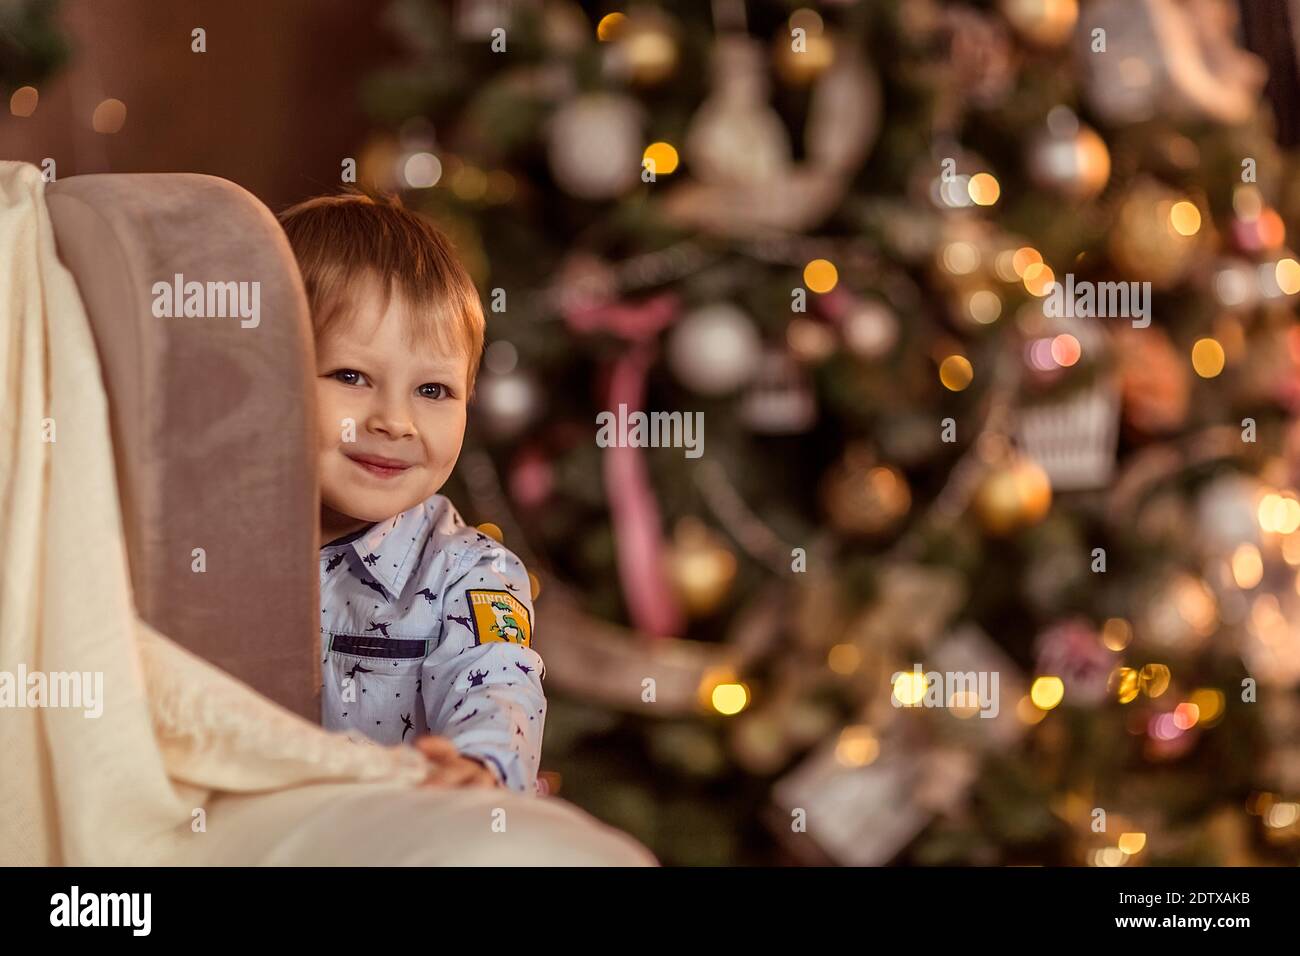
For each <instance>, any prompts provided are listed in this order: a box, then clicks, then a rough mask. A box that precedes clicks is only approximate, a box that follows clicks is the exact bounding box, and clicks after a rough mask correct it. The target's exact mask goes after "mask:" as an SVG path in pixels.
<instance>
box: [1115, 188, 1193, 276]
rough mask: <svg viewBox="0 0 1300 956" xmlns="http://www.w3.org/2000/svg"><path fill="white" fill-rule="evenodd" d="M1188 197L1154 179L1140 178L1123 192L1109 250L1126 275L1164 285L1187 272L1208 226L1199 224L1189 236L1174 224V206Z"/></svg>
mask: <svg viewBox="0 0 1300 956" xmlns="http://www.w3.org/2000/svg"><path fill="white" fill-rule="evenodd" d="M1186 199H1187V197H1186V196H1184V195H1182V194H1181V193H1179V192H1177V191H1176V190H1173V189H1170V188H1169V187H1168V186H1165V185H1163V184H1161V183H1158V182H1156V181H1155V180H1153V179H1141V180H1139V181H1138V182H1137V183H1135V184H1134V186H1133V188H1132V189H1130V190H1129V192H1128V193H1127V195H1125V196H1124V198H1123V200H1122V201H1121V202H1120V206H1119V211H1118V213H1117V215H1116V217H1115V224H1114V226H1113V227H1112V228H1111V230H1110V240H1109V251H1110V258H1111V260H1112V261H1113V262H1114V263H1115V265H1116V266H1118V267H1119V269H1120V271H1121V272H1123V274H1124V277H1125V278H1127V279H1133V280H1138V281H1142V280H1145V281H1149V282H1150V283H1151V284H1152V285H1153V286H1155V287H1156V288H1157V289H1164V288H1168V287H1169V286H1172V285H1174V284H1175V283H1176V282H1178V281H1179V280H1180V279H1182V278H1183V277H1184V276H1185V275H1186V274H1187V273H1188V271H1189V270H1190V269H1191V267H1192V264H1193V263H1194V262H1195V261H1196V252H1197V250H1198V248H1199V247H1200V237H1201V236H1202V235H1204V233H1205V231H1206V227H1205V226H1204V225H1200V226H1199V228H1198V229H1197V230H1196V231H1195V232H1193V234H1192V235H1190V236H1187V235H1182V234H1180V233H1179V232H1178V231H1177V230H1176V229H1175V228H1174V225H1173V219H1172V216H1173V213H1174V206H1175V205H1176V204H1177V203H1179V202H1180V201H1183V200H1186Z"/></svg>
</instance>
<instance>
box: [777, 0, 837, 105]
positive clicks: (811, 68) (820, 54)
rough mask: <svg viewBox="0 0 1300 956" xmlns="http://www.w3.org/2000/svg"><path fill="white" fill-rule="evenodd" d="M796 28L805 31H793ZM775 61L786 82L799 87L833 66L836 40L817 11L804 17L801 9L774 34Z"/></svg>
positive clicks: (782, 78) (778, 73) (779, 73)
mask: <svg viewBox="0 0 1300 956" xmlns="http://www.w3.org/2000/svg"><path fill="white" fill-rule="evenodd" d="M811 12H812V11H800V13H811ZM795 29H799V30H802V31H803V32H802V35H799V36H796V35H794V32H793V31H794V30H795ZM772 62H773V64H774V65H775V67H776V73H777V76H779V77H780V78H781V80H782V81H783V82H784V83H786V84H788V85H790V86H796V87H799V86H808V85H810V84H811V83H812V82H813V81H814V80H816V79H817V78H818V77H819V76H821V75H822V74H823V73H825V72H826V71H827V70H828V69H830V66H831V64H832V63H834V62H835V41H834V40H833V39H832V38H831V36H830V35H829V34H828V32H827V31H826V28H825V27H824V26H823V24H822V19H821V17H820V16H818V15H817V14H815V13H813V15H812V16H811V17H806V16H805V17H803V18H802V19H801V18H800V17H799V14H798V13H796V14H795V15H794V16H792V17H791V18H790V20H789V22H788V23H787V24H786V25H784V26H783V27H781V29H779V30H777V31H776V35H775V36H774V37H773V38H772Z"/></svg>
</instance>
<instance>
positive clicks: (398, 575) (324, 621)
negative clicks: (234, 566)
mask: <svg viewBox="0 0 1300 956" xmlns="http://www.w3.org/2000/svg"><path fill="white" fill-rule="evenodd" d="M320 590H321V649H322V655H323V658H324V659H323V661H322V664H323V666H322V668H321V673H322V686H321V722H322V723H323V724H324V726H325V728H326V729H327V730H338V731H343V732H345V733H347V735H348V736H349V737H351V738H352V739H353V740H358V741H360V740H364V739H369V740H372V741H375V742H377V743H381V744H400V743H406V744H409V743H411V742H412V741H414V740H415V738H416V737H418V736H421V735H423V734H429V733H433V734H440V735H442V736H444V737H447V738H449V739H450V740H451V742H452V743H454V744H455V745H456V747H457V748H458V749H459V750H460V752H461V753H462V754H463V755H464V756H467V757H473V758H475V759H477V760H479V761H481V762H482V763H484V764H485V765H486V766H488V767H490V768H492V769H493V770H494V771H495V773H496V774H497V777H498V778H499V779H500V780H501V781H502V782H503V783H504V784H505V786H507V787H509V788H510V789H511V790H517V791H519V792H521V793H528V794H532V793H535V792H536V789H537V767H538V763H539V761H540V760H541V751H542V728H543V725H544V723H545V720H546V697H545V696H544V694H543V691H542V678H543V677H544V676H545V672H546V667H545V664H544V663H543V662H542V659H541V657H540V656H538V654H537V652H536V651H535V650H533V648H532V644H533V641H532V634H533V624H534V621H533V602H532V596H531V588H530V586H529V581H528V575H527V573H526V572H525V570H524V565H523V562H522V561H520V560H519V558H517V557H516V556H515V555H514V554H513V553H511V552H510V551H509V550H508V549H507V548H505V547H503V546H502V545H500V544H498V543H497V542H496V541H495V540H494V539H492V538H490V537H488V536H487V535H484V534H481V533H479V532H478V531H476V530H475V529H474V528H470V527H467V526H466V525H465V522H464V520H463V519H462V518H461V516H460V514H459V513H458V512H457V511H456V508H455V506H454V505H452V503H451V502H450V501H448V500H447V499H446V498H445V497H443V496H442V495H434V496H433V497H431V498H429V499H428V500H427V501H423V502H421V503H420V504H418V505H416V506H415V507H413V508H410V509H408V510H407V511H403V512H402V513H401V514H399V515H397V516H396V517H395V518H389V519H387V520H385V521H381V522H378V523H377V524H373V525H371V526H370V527H368V528H365V529H363V530H361V531H359V532H356V533H355V534H352V535H349V536H348V537H346V538H343V539H341V540H339V541H335V542H333V543H331V544H328V545H326V546H325V547H323V548H321V551H320Z"/></svg>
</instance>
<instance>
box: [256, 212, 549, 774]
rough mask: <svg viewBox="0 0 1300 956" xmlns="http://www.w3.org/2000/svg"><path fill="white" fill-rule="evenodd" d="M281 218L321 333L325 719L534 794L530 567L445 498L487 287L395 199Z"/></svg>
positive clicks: (538, 721) (536, 680) (536, 707)
mask: <svg viewBox="0 0 1300 956" xmlns="http://www.w3.org/2000/svg"><path fill="white" fill-rule="evenodd" d="M280 222H281V224H282V225H283V226H284V230H285V232H286V233H287V234H288V237H289V243H290V245H291V246H292V247H293V251H294V255H295V256H296V257H297V260H298V266H299V269H300V270H301V272H302V276H303V281H304V283H305V285H306V289H307V297H308V301H309V303H310V305H311V313H312V324H313V327H314V331H315V338H316V373H317V374H316V402H317V406H318V417H319V427H318V435H317V446H318V455H319V471H320V488H321V519H320V520H321V541H322V543H323V544H324V547H322V548H321V552H320V568H321V642H322V653H323V657H324V660H323V665H324V666H323V678H324V683H323V686H322V689H321V717H322V722H323V723H324V725H325V727H326V728H327V729H330V730H341V731H345V732H346V733H347V734H348V735H349V736H352V737H353V738H354V739H357V738H358V737H359V736H361V735H363V736H364V737H367V738H369V739H371V740H374V741H377V742H379V743H384V744H398V743H414V744H416V745H417V746H418V747H420V749H421V750H423V751H424V752H425V753H426V754H427V755H428V756H429V757H430V759H431V760H432V761H434V762H435V763H436V764H437V767H438V769H437V770H436V772H435V773H434V775H433V776H432V778H431V782H433V783H442V784H445V785H449V786H479V785H485V786H498V785H499V786H505V787H508V788H510V789H512V790H517V791H520V792H522V793H534V792H535V791H536V783H537V765H538V761H539V759H540V755H541V743H542V726H543V722H544V721H545V718H546V698H545V697H544V696H543V693H542V683H541V679H542V676H543V674H544V665H543V663H542V659H541V657H539V656H538V654H537V653H536V651H535V650H533V606H532V598H531V591H530V586H529V580H528V575H527V573H526V572H525V571H524V567H523V564H522V562H521V561H520V560H519V559H518V558H517V557H515V555H514V554H512V553H511V552H510V551H508V550H507V549H505V548H504V547H502V546H501V545H500V544H498V543H497V542H496V541H495V540H494V539H492V538H490V537H488V536H487V535H484V534H480V533H478V532H477V531H475V529H473V528H469V527H466V526H465V523H464V521H463V520H462V519H461V517H460V515H459V514H458V513H457V511H456V509H455V507H454V506H453V505H452V504H451V502H450V501H448V500H447V499H446V498H445V497H443V496H442V495H439V494H437V491H438V489H439V488H441V487H442V485H443V483H444V482H446V480H447V478H448V476H449V475H450V474H451V470H452V467H453V466H454V465H455V464H456V458H457V457H458V456H459V454H460V448H461V441H462V439H463V438H464V434H465V415H466V401H467V399H468V398H469V395H470V394H471V392H472V391H473V388H474V379H475V375H476V374H477V371H478V363H479V355H480V352H481V350H482V345H483V326H484V321H483V310H482V307H481V305H480V304H479V299H478V293H477V292H476V291H475V289H474V286H473V284H472V282H471V281H470V278H469V276H468V274H467V273H466V272H465V269H464V268H463V267H462V265H461V264H460V262H459V261H457V259H456V257H455V255H454V253H453V251H452V249H451V246H450V244H449V243H448V242H447V240H446V238H444V237H443V236H442V234H441V233H439V232H438V231H437V230H436V229H435V228H434V227H433V226H432V225H430V224H429V223H428V222H427V221H425V220H424V219H422V218H420V217H419V216H417V215H415V214H414V213H412V212H410V211H408V210H406V209H403V208H402V207H401V206H399V205H397V204H396V203H394V202H389V201H385V200H374V199H370V198H367V197H365V196H361V195H355V194H345V195H340V196H329V197H321V198H317V199H311V200H308V201H307V202H304V203H301V204H299V205H297V206H294V207H293V208H291V209H288V210H286V211H285V212H284V213H282V214H281V216H280ZM431 733H432V734H435V735H441V736H426V735H428V734H431Z"/></svg>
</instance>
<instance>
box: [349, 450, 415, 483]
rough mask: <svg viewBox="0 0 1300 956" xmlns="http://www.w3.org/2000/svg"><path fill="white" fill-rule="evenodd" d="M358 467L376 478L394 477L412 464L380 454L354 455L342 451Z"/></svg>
mask: <svg viewBox="0 0 1300 956" xmlns="http://www.w3.org/2000/svg"><path fill="white" fill-rule="evenodd" d="M344 455H345V457H347V458H349V459H351V461H352V462H353V463H355V464H356V465H357V466H358V467H360V468H363V469H365V470H366V471H367V472H369V473H370V474H372V475H374V476H376V477H378V478H395V477H397V476H398V475H400V474H403V473H404V472H405V471H406V470H407V469H408V468H411V467H412V465H411V463H410V462H405V461H400V460H398V459H396V458H384V457H383V456H382V455H354V454H348V453H346V452H345V453H344Z"/></svg>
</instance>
